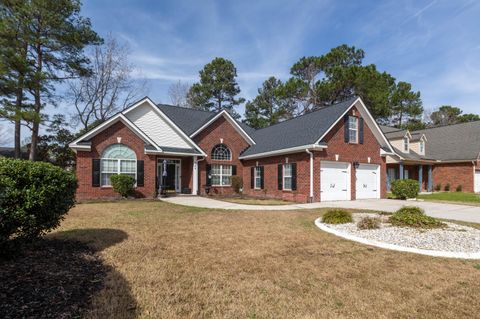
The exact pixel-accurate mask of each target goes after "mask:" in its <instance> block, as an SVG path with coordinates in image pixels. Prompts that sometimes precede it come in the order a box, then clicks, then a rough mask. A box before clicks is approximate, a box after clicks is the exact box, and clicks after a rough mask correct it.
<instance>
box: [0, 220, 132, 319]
mask: <svg viewBox="0 0 480 319" xmlns="http://www.w3.org/2000/svg"><path fill="white" fill-rule="evenodd" d="M127 237H128V236H127V234H126V233H125V232H123V231H121V230H116V229H79V230H73V231H66V232H59V233H55V234H53V235H50V236H47V238H46V239H43V240H40V241H39V242H38V243H36V244H35V245H34V246H33V247H31V248H30V249H28V250H25V251H23V252H22V253H20V254H19V255H17V256H15V257H13V258H11V259H3V260H0V287H1V288H0V318H72V317H82V316H84V315H88V310H89V309H90V308H92V305H93V304H94V303H99V302H100V303H101V304H100V306H101V307H102V308H103V305H105V307H104V308H103V309H100V312H102V314H98V313H97V312H99V310H95V312H94V313H91V314H90V315H92V316H94V317H103V318H105V317H112V316H115V317H117V318H118V317H122V318H135V317H136V314H137V312H136V302H135V299H134V298H133V296H132V294H131V291H130V286H129V284H128V282H127V281H126V280H125V279H124V278H123V277H122V275H121V274H120V273H118V272H117V271H116V270H115V269H114V268H112V267H111V266H109V265H106V264H105V263H104V262H103V260H102V259H101V258H100V257H99V255H98V254H97V252H99V251H101V250H103V249H105V248H107V247H110V246H112V245H115V244H117V243H119V242H121V241H123V240H125V239H126V238H127ZM107 283H110V284H107ZM112 283H113V285H112ZM109 286H113V287H109ZM109 289H114V293H113V294H112V293H108V292H107V293H104V294H103V295H106V296H107V297H105V296H102V297H100V298H97V299H101V301H98V300H96V298H95V297H96V296H97V295H99V294H100V293H101V292H105V290H109ZM108 296H112V297H113V298H115V299H116V300H106V298H107V299H108V298H109V297H108ZM113 298H112V299H113Z"/></svg>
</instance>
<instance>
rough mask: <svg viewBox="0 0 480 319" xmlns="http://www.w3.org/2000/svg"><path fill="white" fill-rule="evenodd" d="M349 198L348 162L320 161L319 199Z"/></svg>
mask: <svg viewBox="0 0 480 319" xmlns="http://www.w3.org/2000/svg"><path fill="white" fill-rule="evenodd" d="M349 199H350V164H349V163H342V162H324V161H322V162H321V163H320V200H321V201H329V200H349Z"/></svg>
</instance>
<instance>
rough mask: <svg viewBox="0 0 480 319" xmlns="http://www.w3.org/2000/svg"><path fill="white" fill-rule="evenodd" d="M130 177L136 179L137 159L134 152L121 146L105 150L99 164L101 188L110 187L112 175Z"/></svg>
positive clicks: (113, 146) (112, 146)
mask: <svg viewBox="0 0 480 319" xmlns="http://www.w3.org/2000/svg"><path fill="white" fill-rule="evenodd" d="M119 174H124V175H130V176H132V177H133V178H135V180H136V179H137V157H136V155H135V152H134V151H133V150H132V149H130V148H129V147H127V146H125V145H123V144H114V145H111V146H109V147H107V148H106V149H105V151H104V152H103V153H102V157H101V162H100V176H101V178H100V182H101V184H100V185H101V186H111V185H112V184H111V183H110V177H111V176H112V175H119Z"/></svg>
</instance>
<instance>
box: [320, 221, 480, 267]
mask: <svg viewBox="0 0 480 319" xmlns="http://www.w3.org/2000/svg"><path fill="white" fill-rule="evenodd" d="M315 225H316V226H317V227H318V228H320V229H321V230H323V231H326V232H327V233H330V234H333V235H336V236H338V237H342V238H345V239H348V240H352V241H356V242H359V243H362V244H365V245H370V246H375V247H379V248H384V249H390V250H396V251H403V252H409V253H415V254H421V255H427V256H434V257H446V258H461V259H480V252H478V253H465V252H451V251H440V250H430V249H420V248H413V247H405V246H400V245H394V244H388V243H384V242H380V241H376V240H370V239H365V238H362V237H358V236H354V235H350V234H346V233H344V232H340V231H338V230H335V229H332V228H330V227H328V226H327V225H326V224H324V223H322V222H321V218H317V219H316V220H315Z"/></svg>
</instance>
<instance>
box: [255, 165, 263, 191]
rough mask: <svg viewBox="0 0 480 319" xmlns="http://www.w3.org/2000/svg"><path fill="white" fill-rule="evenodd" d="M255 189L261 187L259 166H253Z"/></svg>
mask: <svg viewBox="0 0 480 319" xmlns="http://www.w3.org/2000/svg"><path fill="white" fill-rule="evenodd" d="M254 187H255V189H261V188H262V169H261V167H260V166H256V167H255V184H254Z"/></svg>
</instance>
